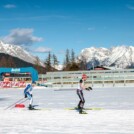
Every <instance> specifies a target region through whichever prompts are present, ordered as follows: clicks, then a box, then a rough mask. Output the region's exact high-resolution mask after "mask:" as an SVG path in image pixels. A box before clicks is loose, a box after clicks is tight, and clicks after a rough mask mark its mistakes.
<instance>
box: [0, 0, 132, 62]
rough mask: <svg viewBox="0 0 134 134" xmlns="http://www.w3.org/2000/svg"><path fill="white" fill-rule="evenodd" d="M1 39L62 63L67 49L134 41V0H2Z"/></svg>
mask: <svg viewBox="0 0 134 134" xmlns="http://www.w3.org/2000/svg"><path fill="white" fill-rule="evenodd" d="M0 39H1V40H3V41H4V42H6V43H13V44H17V45H21V46H23V47H25V48H26V49H28V50H29V51H30V52H31V53H32V54H33V55H36V56H39V58H40V59H42V60H43V59H45V58H46V56H47V55H48V51H51V53H54V54H55V55H56V56H57V57H58V60H59V61H60V64H61V63H62V61H63V60H64V57H65V51H66V49H69V50H70V51H71V49H73V50H74V52H75V54H76V55H78V54H79V53H80V51H81V50H82V49H83V48H89V47H92V46H94V47H106V48H110V47H112V46H119V45H126V46H129V45H132V46H133V44H134V0H0Z"/></svg>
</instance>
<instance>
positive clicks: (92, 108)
mask: <svg viewBox="0 0 134 134" xmlns="http://www.w3.org/2000/svg"><path fill="white" fill-rule="evenodd" d="M65 110H79V109H78V108H77V107H75V108H65ZM83 110H103V108H97V107H91V108H83Z"/></svg>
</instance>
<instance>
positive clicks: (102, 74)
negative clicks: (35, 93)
mask: <svg viewBox="0 0 134 134" xmlns="http://www.w3.org/2000/svg"><path fill="white" fill-rule="evenodd" d="M82 74H86V75H87V76H88V78H87V81H86V84H87V85H90V86H92V87H110V86H111V87H117V86H133V84H134V69H122V70H121V69H120V70H117V69H116V70H97V71H95V70H92V71H65V72H48V73H47V74H45V75H44V74H39V81H40V82H41V83H46V84H47V83H49V84H50V85H51V86H53V87H76V86H77V84H78V82H79V80H80V78H81V76H82ZM45 80H47V81H45Z"/></svg>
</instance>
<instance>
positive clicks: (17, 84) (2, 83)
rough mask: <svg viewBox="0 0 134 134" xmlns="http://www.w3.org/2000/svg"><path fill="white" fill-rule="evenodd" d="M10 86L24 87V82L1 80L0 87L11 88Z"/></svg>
mask: <svg viewBox="0 0 134 134" xmlns="http://www.w3.org/2000/svg"><path fill="white" fill-rule="evenodd" d="M12 87H18V88H19V87H26V83H25V82H24V81H18V82H16V81H8V82H7V81H1V82H0V88H12Z"/></svg>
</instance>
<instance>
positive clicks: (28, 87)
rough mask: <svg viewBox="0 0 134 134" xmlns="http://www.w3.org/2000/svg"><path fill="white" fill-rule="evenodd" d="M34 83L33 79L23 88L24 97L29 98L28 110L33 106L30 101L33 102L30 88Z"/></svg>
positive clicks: (31, 88)
mask: <svg viewBox="0 0 134 134" xmlns="http://www.w3.org/2000/svg"><path fill="white" fill-rule="evenodd" d="M35 84H36V83H35V82H34V81H33V82H32V83H31V84H28V85H27V86H26V88H25V89H24V97H25V98H28V99H29V110H32V109H34V107H33V106H32V103H33V94H32V90H33V87H34V86H35Z"/></svg>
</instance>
